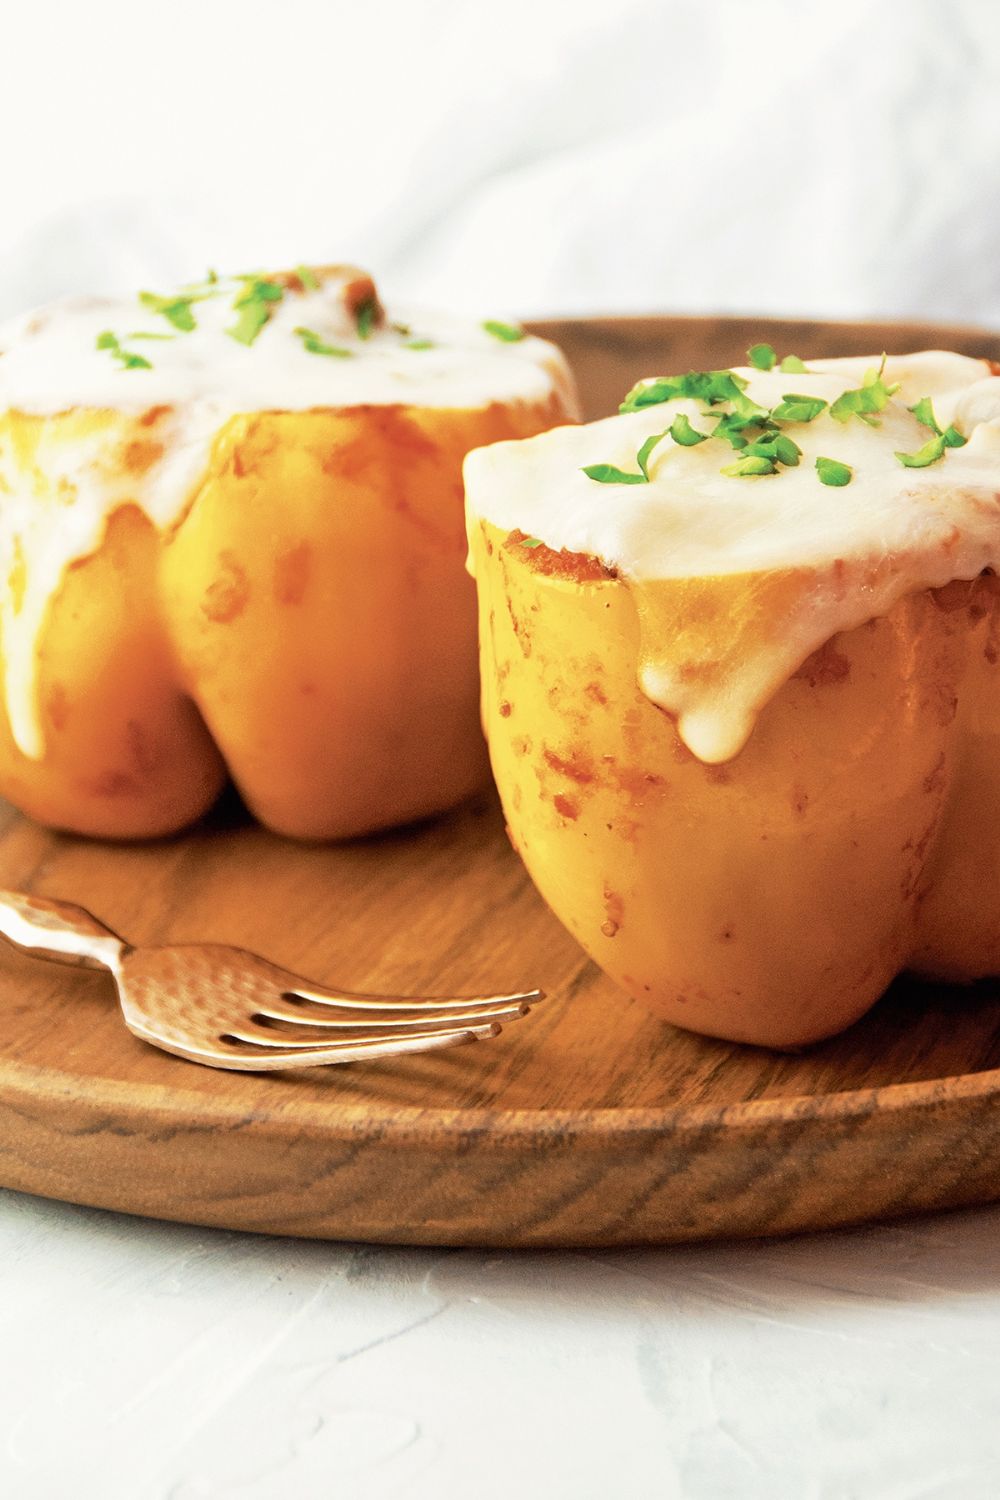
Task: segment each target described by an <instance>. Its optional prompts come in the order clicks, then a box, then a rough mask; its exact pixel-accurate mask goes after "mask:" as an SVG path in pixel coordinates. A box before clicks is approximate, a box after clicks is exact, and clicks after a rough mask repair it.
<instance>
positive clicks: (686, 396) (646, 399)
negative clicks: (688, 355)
mask: <svg viewBox="0 0 1000 1500" xmlns="http://www.w3.org/2000/svg"><path fill="white" fill-rule="evenodd" d="M746 386H747V381H746V380H744V379H743V376H742V375H737V374H736V372H735V371H734V370H689V371H688V373H687V374H686V375H660V376H659V377H658V378H657V379H656V380H648V381H642V380H640V382H639V384H638V385H634V386H633V387H632V389H631V390H630V391H629V393H628V395H627V396H626V397H625V400H624V401H623V402H622V404H621V406H620V407H619V408H618V410H619V411H622V412H628V411H642V409H643V408H644V407H646V406H659V405H660V404H661V402H664V401H685V400H687V401H705V402H707V403H708V405H709V406H717V405H718V404H719V402H720V401H731V402H732V403H733V405H734V406H735V407H736V409H737V411H738V412H740V410H741V406H742V407H743V408H744V411H743V412H742V413H741V414H744V415H745V414H748V413H747V411H746V408H750V409H752V410H753V411H759V412H763V407H759V406H757V405H756V404H755V403H754V402H753V401H751V400H750V398H749V397H748V396H744V394H743V392H744V390H745V389H746Z"/></svg>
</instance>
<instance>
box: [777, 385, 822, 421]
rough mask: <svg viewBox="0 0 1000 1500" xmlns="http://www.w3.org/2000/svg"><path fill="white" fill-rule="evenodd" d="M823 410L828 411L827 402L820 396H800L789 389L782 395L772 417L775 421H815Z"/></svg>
mask: <svg viewBox="0 0 1000 1500" xmlns="http://www.w3.org/2000/svg"><path fill="white" fill-rule="evenodd" d="M821 411H826V402H825V401H823V400H821V399H820V397H819V396H799V395H796V394H795V393H794V392H792V391H789V392H788V393H787V394H786V395H784V396H782V398H781V400H780V401H779V402H778V404H777V406H776V407H775V408H774V410H773V411H772V413H771V418H772V420H773V421H775V422H813V421H815V419H816V418H817V417H818V416H819V414H820V412H821Z"/></svg>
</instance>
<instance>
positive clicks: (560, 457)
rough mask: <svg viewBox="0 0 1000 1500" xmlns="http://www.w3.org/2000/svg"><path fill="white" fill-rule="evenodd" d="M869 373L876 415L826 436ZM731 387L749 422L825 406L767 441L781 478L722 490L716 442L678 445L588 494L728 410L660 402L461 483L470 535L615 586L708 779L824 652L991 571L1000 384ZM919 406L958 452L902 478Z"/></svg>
mask: <svg viewBox="0 0 1000 1500" xmlns="http://www.w3.org/2000/svg"><path fill="white" fill-rule="evenodd" d="M880 366H881V368H882V376H883V378H884V381H885V383H886V385H887V386H889V387H890V388H895V389H894V390H893V395H892V398H891V399H890V400H889V401H888V402H887V404H886V405H885V408H884V410H882V411H880V412H879V413H878V414H877V415H876V416H875V417H874V418H873V420H872V421H871V422H870V423H869V422H868V421H866V420H863V419H862V418H860V417H858V416H852V417H850V418H849V419H848V420H846V421H837V420H835V419H834V417H833V416H832V415H831V411H830V408H831V407H832V405H833V404H834V403H835V402H836V401H837V399H838V397H840V396H841V395H842V394H843V393H844V392H845V391H847V390H850V389H856V388H860V387H862V385H863V382H864V381H865V379H866V376H867V377H868V378H869V379H871V377H872V375H874V374H876V372H877V371H878V370H879V368H880ZM735 373H736V374H737V376H738V377H739V378H740V380H741V382H743V383H745V391H746V395H747V397H748V398H750V399H752V400H753V401H754V402H755V403H757V404H758V405H759V406H760V407H761V408H762V410H765V411H767V410H772V409H774V408H775V407H776V406H777V405H778V404H779V403H780V402H781V401H782V400H783V398H785V397H787V396H790V395H791V396H795V395H806V396H808V397H810V398H813V399H815V400H818V401H819V402H820V403H822V404H823V406H824V409H823V410H822V411H821V412H820V414H819V415H817V416H816V417H815V418H814V419H813V420H811V421H808V422H806V421H798V422H788V423H785V424H783V430H784V432H785V433H786V434H787V436H788V437H790V438H792V439H793V440H794V443H795V444H796V446H797V447H798V448H799V450H800V454H801V456H800V459H799V462H798V463H797V464H796V465H795V466H794V467H784V466H781V467H779V469H778V472H776V473H773V474H768V475H763V476H758V477H736V476H733V475H731V474H726V473H724V472H723V470H724V469H725V468H726V467H728V466H729V465H731V464H732V462H733V461H734V460H738V459H739V457H740V453H739V451H735V450H732V449H730V448H729V447H728V446H727V445H726V444H725V443H724V442H722V441H720V440H718V439H713V440H709V441H704V442H701V443H698V444H697V445H695V446H682V445H681V444H680V443H678V442H675V441H674V439H673V437H672V436H670V434H669V432H667V433H666V435H665V436H663V437H662V438H661V440H660V441H659V442H658V443H657V444H656V446H655V447H654V449H653V451H652V455H651V457H650V459H649V461H648V473H649V482H648V483H631V484H626V483H599V482H596V481H595V480H594V479H593V478H591V477H588V475H587V474H586V473H585V472H584V470H585V469H586V468H588V467H591V466H594V465H598V464H608V465H614V466H616V467H617V468H618V469H620V470H621V471H623V472H625V473H629V472H631V473H632V474H633V475H634V474H636V472H637V471H638V465H637V457H636V456H637V453H638V452H639V450H640V449H641V448H642V446H643V444H644V443H646V441H647V440H648V439H650V438H652V437H654V436H657V435H659V434H662V433H664V432H665V430H666V429H669V428H670V426H671V424H672V423H673V422H674V421H675V420H676V418H677V417H678V416H679V415H682V416H684V417H686V418H687V420H688V422H689V424H690V426H691V428H692V429H694V430H695V431H696V432H702V433H704V432H711V431H712V430H713V427H714V424H715V421H716V420H717V419H718V417H719V415H721V414H722V412H723V411H726V410H728V409H730V408H729V407H728V406H726V405H724V404H721V405H719V406H717V407H708V408H706V404H705V402H704V401H695V400H687V399H681V400H676V399H675V400H671V401H669V402H665V403H663V404H657V405H651V406H648V407H646V408H643V409H640V410H636V411H632V412H629V413H626V414H620V415H618V416H614V417H610V418H607V419H606V420H604V421H600V422H594V423H590V424H588V425H587V426H585V427H579V428H568V427H564V428H559V429H556V430H554V431H552V432H549V433H546V434H544V435H542V436H540V437H538V438H536V439H534V440H532V441H530V442H527V443H515V444H499V445H497V446H495V447H493V448H490V449H488V450H485V451H482V452H478V453H474V454H471V455H470V456H469V458H468V459H467V461H466V469H465V473H466V485H467V492H468V509H469V516H470V522H472V523H474V522H475V521H476V520H485V521H487V522H489V523H490V524H492V525H494V526H496V527H497V528H499V529H501V530H506V531H508V532H510V531H514V530H516V531H518V532H520V533H521V534H523V535H525V536H526V537H527V538H529V539H531V541H532V542H534V541H540V542H541V543H543V544H544V545H546V546H547V547H548V548H550V549H552V550H554V551H566V552H568V553H572V554H583V555H586V556H590V557H595V558H597V559H599V560H600V562H601V563H602V564H603V565H604V566H605V567H607V568H608V569H609V570H610V571H611V572H613V573H614V574H615V575H616V576H617V577H619V578H621V579H622V580H623V581H624V582H625V583H626V584H627V586H628V587H629V589H630V590H631V591H632V594H633V598H634V600H635V605H636V609H637V612H638V617H639V620H640V626H641V630H640V641H639V645H638V649H637V671H638V677H639V682H640V684H641V687H642V690H643V692H644V693H645V694H646V696H647V697H648V698H649V699H650V700H651V701H652V702H653V703H655V704H657V705H658V706H659V707H661V708H663V709H665V710H667V711H668V712H670V713H671V714H672V715H674V716H675V717H676V719H677V721H678V729H679V733H680V735H681V738H682V740H683V741H684V743H685V744H686V745H687V746H688V748H689V749H691V750H692V751H693V752H694V754H696V755H697V756H698V757H699V758H700V759H702V760H704V761H706V762H710V763H721V762H724V761H727V760H729V759H731V758H732V757H733V756H734V755H736V754H738V753H739V751H740V750H741V749H742V748H743V746H744V745H745V744H746V743H747V740H748V738H749V737H750V735H751V733H752V732H753V728H754V725H755V723H756V721H757V718H758V716H759V714H760V712H761V710H762V708H763V707H764V705H765V704H766V703H767V702H768V701H769V700H770V698H771V697H772V696H773V695H774V693H775V692H776V691H777V690H778V689H779V688H780V687H781V686H782V684H783V683H784V682H786V681H787V680H788V678H789V677H790V676H791V675H792V673H793V672H794V671H795V670H796V669H797V668H798V667H799V666H800V665H801V663H802V662H803V661H804V660H805V659H806V658H807V657H808V656H809V655H810V654H811V652H813V651H815V650H816V649H817V648H818V647H820V646H821V645H822V644H823V642H824V641H827V640H829V639H830V638H831V637H832V636H833V635H835V634H837V633H838V632H839V631H844V630H850V629H852V628H854V627H855V626H857V625H860V624H863V623H864V622H865V621H866V620H869V619H872V618H875V617H876V616H881V615H885V614H887V613H888V612H889V611H890V610H891V609H892V607H893V605H894V604H895V603H896V602H897V601H898V600H900V599H902V598H904V597H906V596H907V595H908V594H912V593H914V592H917V591H919V590H921V589H924V588H928V587H930V588H937V587H941V586H942V585H944V584H946V583H948V582H949V581H950V580H952V579H954V578H962V579H971V578H974V577H976V576H977V575H978V574H979V573H980V572H982V571H983V569H984V568H988V567H995V566H997V565H998V564H1000V377H997V376H996V375H994V374H993V373H992V370H991V368H990V367H989V366H988V365H987V364H986V363H985V362H983V361H980V360H974V359H969V358H966V357H964V356H961V355H956V354H949V353H944V352H935V351H931V352H927V353H922V354H914V355H909V356H900V357H896V358H893V357H890V358H889V359H888V360H886V361H885V363H884V366H882V362H881V361H880V360H879V358H878V357H873V358H872V359H867V360H866V359H845V360H820V361H816V362H810V365H809V367H808V369H807V370H806V371H804V372H799V373H787V374H783V373H781V372H780V371H777V370H770V371H761V370H755V369H743V370H739V371H736V372H735ZM924 398H928V399H930V401H931V403H932V411H933V414H934V417H935V419H936V421H937V422H938V424H939V425H940V426H941V427H942V428H946V427H948V426H950V425H951V424H954V426H955V429H956V431H957V432H958V433H959V434H960V436H961V437H963V438H964V439H965V442H964V444H963V445H962V446H956V447H950V448H948V449H947V450H946V451H945V452H944V454H943V455H942V456H941V457H940V458H939V459H938V460H937V461H936V462H933V463H930V464H928V465H927V466H926V467H921V468H915V467H907V466H906V465H904V464H903V463H902V462H901V461H900V459H899V456H898V455H899V454H900V453H905V454H914V453H919V451H920V449H921V448H922V447H923V445H924V444H925V443H926V442H927V440H928V439H930V438H931V437H932V436H933V434H932V431H931V430H930V429H929V428H928V427H927V426H926V425H925V424H924V423H923V422H922V421H921V420H920V419H919V418H918V416H917V415H915V414H914V412H913V410H911V408H912V407H913V406H915V405H917V403H919V402H920V401H921V400H923V399H924ZM751 435H752V434H751ZM817 458H833V459H835V460H836V461H837V462H839V463H843V464H845V465H847V466H848V467H849V469H850V471H851V479H850V482H849V483H848V484H847V485H845V486H843V487H837V488H834V487H830V486H828V485H824V484H823V483H821V482H820V479H819V477H818V473H817V469H816V460H817ZM529 545H530V542H529ZM680 581H683V582H684V591H683V599H682V598H681V594H679V593H678V589H677V587H676V585H677V584H678V583H679V582H680ZM679 601H681V603H682V607H681V608H680V609H679V608H678V604H679Z"/></svg>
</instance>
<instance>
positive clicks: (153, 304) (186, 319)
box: [139, 292, 202, 333]
mask: <svg viewBox="0 0 1000 1500" xmlns="http://www.w3.org/2000/svg"><path fill="white" fill-rule="evenodd" d="M201 300H202V298H201V297H200V296H199V295H198V294H197V293H196V292H190V293H187V294H185V293H179V294H177V295H176V296H173V297H160V296H159V295H158V294H157V293H156V292H140V293H139V301H140V302H141V303H142V305H143V307H148V308H149V311H150V312H153V313H156V314H157V315H158V316H159V317H161V318H166V320H167V322H168V323H170V324H172V325H173V327H174V328H176V329H177V331H178V332H179V333H193V332H194V330H195V328H196V327H197V324H196V323H195V318H194V313H193V312H192V310H191V304H192V303H194V302H200V301H201Z"/></svg>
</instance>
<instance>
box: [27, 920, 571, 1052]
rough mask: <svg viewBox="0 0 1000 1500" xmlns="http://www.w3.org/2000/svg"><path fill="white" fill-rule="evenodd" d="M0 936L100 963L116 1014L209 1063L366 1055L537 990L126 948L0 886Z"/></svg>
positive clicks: (204, 949) (527, 1001)
mask: <svg viewBox="0 0 1000 1500" xmlns="http://www.w3.org/2000/svg"><path fill="white" fill-rule="evenodd" d="M0 937H4V938H6V939H7V941H8V942H9V943H11V944H13V946H14V947H16V948H22V949H24V950H25V952H27V953H31V954H34V955H35V956H36V957H37V958H48V959H54V960H55V961H56V962H57V963H69V964H74V965H79V966H81V967H83V968H87V969H107V970H109V971H110V973H111V974H112V976H113V977H114V981H115V984H116V986H117V989H118V1001H119V1004H120V1006H121V1011H122V1015H123V1017H124V1020H125V1025H126V1026H127V1027H128V1029H129V1031H131V1032H132V1033H133V1035H135V1036H137V1037H141V1038H142V1040H143V1041H144V1042H150V1043H152V1045H153V1046H154V1047H160V1048H162V1049H163V1051H164V1052H172V1053H174V1054H175V1055H176V1056H177V1057H185V1058H187V1059H188V1060H189V1061H190V1062H197V1063H204V1064H205V1065H206V1066H207V1067H210V1068H232V1069H236V1070H238V1071H242V1072H251V1073H254V1072H265V1071H267V1070H269V1069H275V1068H302V1067H315V1066H317V1065H319V1064H321V1063H346V1062H362V1061H369V1060H371V1059H374V1058H382V1057H395V1056H397V1055H398V1054H400V1053H404V1052H429V1051H431V1050H432V1049H434V1048H438V1047H454V1046H457V1045H458V1044H459V1043H461V1042H471V1041H475V1040H476V1039H477V1038H479V1037H488V1036H496V1035H497V1033H498V1032H499V1031H500V1027H501V1022H506V1021H515V1020H517V1018H518V1017H519V1016H524V1015H527V1013H528V1011H529V1009H530V1008H531V1006H532V1005H534V1004H535V1003H536V1002H537V1001H539V1000H541V999H542V998H543V995H542V991H541V990H529V991H527V992H526V993H524V994H519V995H475V996H473V995H467V996H464V997H457V996H456V997H450V996H449V997H426V998H424V997H416V996H414V997H410V998H405V997H403V996H387V995H356V994H352V993H351V992H349V991H347V990H329V989H325V988H323V987H322V986H320V985H316V984H313V983H312V982H311V981H310V980H308V979H300V978H299V976H298V975H296V974H289V973H288V972H287V971H286V970H284V969H279V968H278V967H277V966H276V965H275V964H272V963H268V961H267V959H264V958H260V957H259V956H258V955H257V954H256V953H248V952H246V950H244V949H242V948H230V947H226V946H223V945H222V944H220V943H189V944H177V945H174V946H171V947H144V948H133V947H132V946H131V944H129V943H127V942H125V941H124V939H123V938H120V937H118V935H117V934H116V933H114V932H112V931H111V929H110V928H109V927H106V926H105V925H104V923H103V922H99V921H98V920H97V918H96V917H94V916H92V915H91V913H90V912H89V911H85V910H84V909H83V907H81V906H71V905H70V904H69V903H68V902H65V901H49V900H47V899H46V898H44V897H42V896H30V895H25V894H23V893H22V892H20V891H0Z"/></svg>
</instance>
